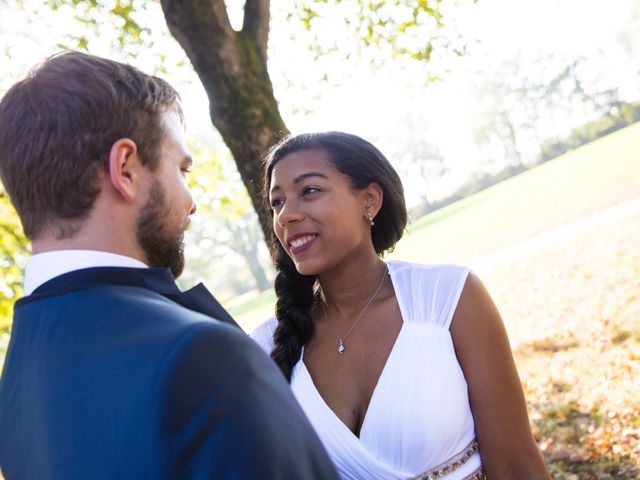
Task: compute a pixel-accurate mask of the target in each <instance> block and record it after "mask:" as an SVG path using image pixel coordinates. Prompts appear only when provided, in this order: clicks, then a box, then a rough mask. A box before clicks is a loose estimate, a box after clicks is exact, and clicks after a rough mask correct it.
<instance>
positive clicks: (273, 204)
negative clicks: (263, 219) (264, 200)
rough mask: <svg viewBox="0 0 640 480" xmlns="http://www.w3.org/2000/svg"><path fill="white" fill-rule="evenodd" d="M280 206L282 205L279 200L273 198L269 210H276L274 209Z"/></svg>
mask: <svg viewBox="0 0 640 480" xmlns="http://www.w3.org/2000/svg"><path fill="white" fill-rule="evenodd" d="M280 205H282V199H281V198H274V199H273V200H271V208H276V207H279V206H280Z"/></svg>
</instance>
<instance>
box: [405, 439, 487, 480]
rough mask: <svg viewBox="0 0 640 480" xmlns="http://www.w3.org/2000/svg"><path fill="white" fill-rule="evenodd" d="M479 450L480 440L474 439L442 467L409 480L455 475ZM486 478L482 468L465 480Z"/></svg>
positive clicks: (443, 463) (436, 467)
mask: <svg viewBox="0 0 640 480" xmlns="http://www.w3.org/2000/svg"><path fill="white" fill-rule="evenodd" d="M478 450H479V447H478V440H477V439H475V438H474V439H473V440H471V442H469V444H468V445H467V446H466V447H464V449H463V450H462V451H461V452H459V453H456V454H455V455H454V456H452V457H451V458H449V459H448V460H446V461H444V462H442V463H441V464H440V465H437V466H435V467H433V468H430V469H429V470H426V471H424V472H422V473H420V474H418V475H417V476H415V477H411V478H409V479H407V480H437V479H438V478H442V477H444V476H445V475H449V474H450V473H453V472H455V471H456V470H458V469H459V468H460V467H462V466H463V465H464V464H465V463H467V462H468V461H469V459H470V458H471V457H473V456H474V455H475V454H476V453H478ZM484 478H485V474H484V469H483V468H482V466H481V467H480V468H479V469H478V470H476V471H475V472H473V473H472V474H471V475H468V476H466V477H465V478H464V480H482V479H484Z"/></svg>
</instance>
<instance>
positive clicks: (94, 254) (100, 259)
mask: <svg viewBox="0 0 640 480" xmlns="http://www.w3.org/2000/svg"><path fill="white" fill-rule="evenodd" d="M93 267H132V268H148V267H147V265H145V264H144V263H142V262H141V261H140V260H136V259H135V258H131V257H126V256H124V255H118V254H116V253H110V252H100V251H97V250H55V251H51V252H44V253H38V254H36V255H33V256H31V257H30V258H29V260H27V265H26V267H25V271H24V288H23V291H24V295H25V296H26V295H31V293H33V291H34V290H35V289H36V288H38V287H39V286H40V285H42V284H43V283H45V282H48V281H49V280H51V279H52V278H55V277H57V276H59V275H63V274H65V273H69V272H72V271H74V270H80V269H83V268H93Z"/></svg>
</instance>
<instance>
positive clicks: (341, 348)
mask: <svg viewBox="0 0 640 480" xmlns="http://www.w3.org/2000/svg"><path fill="white" fill-rule="evenodd" d="M342 352H344V345H343V344H342V340H340V345H339V346H338V353H339V354H340V355H342Z"/></svg>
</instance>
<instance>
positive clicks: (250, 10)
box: [242, 0, 269, 62]
mask: <svg viewBox="0 0 640 480" xmlns="http://www.w3.org/2000/svg"><path fill="white" fill-rule="evenodd" d="M242 31H243V32H244V33H246V34H247V35H250V36H251V38H253V39H254V40H255V42H256V44H257V46H258V51H259V52H260V55H261V56H262V59H263V60H264V61H265V62H266V61H267V42H268V40H269V0H246V2H245V4H244V21H243V24H242Z"/></svg>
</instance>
